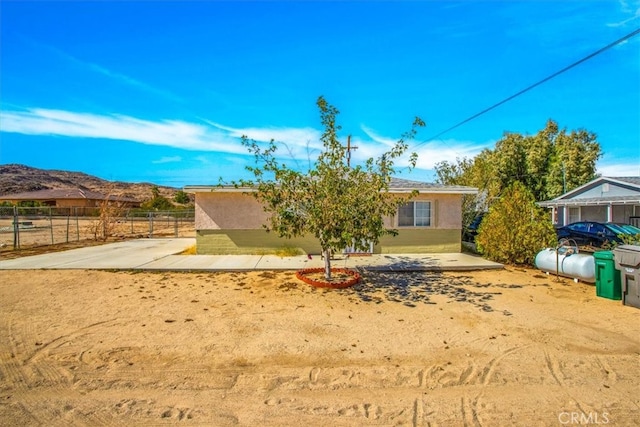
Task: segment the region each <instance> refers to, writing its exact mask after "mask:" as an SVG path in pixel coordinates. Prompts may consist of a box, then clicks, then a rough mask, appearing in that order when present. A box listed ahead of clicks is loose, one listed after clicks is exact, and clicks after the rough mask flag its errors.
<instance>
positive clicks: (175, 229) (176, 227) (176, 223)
mask: <svg viewBox="0 0 640 427" xmlns="http://www.w3.org/2000/svg"><path fill="white" fill-rule="evenodd" d="M173 231H174V234H175V236H176V237H178V217H177V216H176V217H174V218H173Z"/></svg>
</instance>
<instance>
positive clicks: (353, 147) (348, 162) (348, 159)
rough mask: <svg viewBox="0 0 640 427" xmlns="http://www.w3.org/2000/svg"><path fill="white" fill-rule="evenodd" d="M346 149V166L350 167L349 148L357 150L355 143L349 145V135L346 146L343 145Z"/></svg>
mask: <svg viewBox="0 0 640 427" xmlns="http://www.w3.org/2000/svg"><path fill="white" fill-rule="evenodd" d="M343 148H346V149H347V166H349V167H351V150H357V149H358V147H357V146H356V145H353V146H352V145H351V135H349V136H348V137H347V146H346V147H343Z"/></svg>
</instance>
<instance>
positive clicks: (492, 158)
mask: <svg viewBox="0 0 640 427" xmlns="http://www.w3.org/2000/svg"><path fill="white" fill-rule="evenodd" d="M600 156H601V151H600V145H599V144H598V142H597V141H596V135H595V134H593V133H591V132H587V131H585V130H578V131H571V132H569V133H567V131H566V130H565V129H562V130H560V129H559V127H558V124H557V123H556V122H554V121H553V120H549V121H547V123H546V126H545V127H544V129H542V130H540V131H539V132H538V133H537V134H535V135H520V134H517V133H505V134H504V135H503V137H502V138H501V139H500V140H499V141H498V142H497V143H496V145H495V148H494V149H493V150H489V149H485V150H483V151H482V152H481V153H480V154H478V155H477V156H476V157H475V158H473V159H467V158H464V159H456V161H455V162H446V161H445V162H440V163H437V164H436V166H435V169H436V175H437V177H438V182H440V183H442V184H445V185H468V186H472V187H476V188H478V189H479V193H478V195H477V196H466V197H465V199H464V202H463V225H467V224H469V222H470V221H472V220H473V217H474V216H475V213H476V212H477V211H482V210H486V209H487V208H488V207H489V206H490V205H491V203H492V201H493V200H497V198H499V197H500V196H501V195H502V194H503V192H504V191H505V190H506V189H507V188H509V187H510V186H511V185H513V184H514V183H515V182H520V183H522V184H523V185H524V186H525V187H526V188H527V189H528V190H529V191H530V192H531V194H532V195H533V197H534V199H535V200H536V201H542V200H549V199H552V198H555V197H558V196H559V195H561V194H563V193H565V192H566V191H569V190H571V189H573V188H576V187H578V186H580V185H583V184H586V183H587V182H589V181H591V180H592V179H594V178H595V177H596V162H597V160H598V159H599V158H600Z"/></svg>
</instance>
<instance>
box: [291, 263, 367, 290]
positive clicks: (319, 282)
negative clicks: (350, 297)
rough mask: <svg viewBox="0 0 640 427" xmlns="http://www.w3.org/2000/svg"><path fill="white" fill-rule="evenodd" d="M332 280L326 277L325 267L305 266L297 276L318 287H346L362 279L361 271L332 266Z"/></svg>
mask: <svg viewBox="0 0 640 427" xmlns="http://www.w3.org/2000/svg"><path fill="white" fill-rule="evenodd" d="M331 272H332V273H335V274H333V275H332V280H327V279H325V277H324V273H325V269H324V268H305V269H303V270H298V271H297V272H296V277H297V278H298V279H300V280H302V281H303V282H305V283H307V284H309V285H311V286H314V287H316V288H330V289H344V288H348V287H350V286H353V285H355V284H356V283H358V282H359V281H360V279H361V276H360V273H358V272H357V271H355V270H350V269H348V268H332V269H331Z"/></svg>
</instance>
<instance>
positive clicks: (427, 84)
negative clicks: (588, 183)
mask: <svg viewBox="0 0 640 427" xmlns="http://www.w3.org/2000/svg"><path fill="white" fill-rule="evenodd" d="M0 16H1V34H0V35H1V45H0V48H1V50H0V55H1V63H0V64H1V77H0V79H1V80H0V82H1V86H0V95H1V112H0V163H1V164H7V163H23V164H27V165H30V166H34V167H39V168H44V169H64V170H74V171H82V172H86V173H89V174H93V175H97V176H99V177H102V178H105V179H109V180H122V181H132V182H153V183H156V184H162V185H170V186H174V187H181V186H183V185H197V184H215V183H217V182H218V178H219V177H222V178H223V179H225V180H227V181H230V180H233V179H238V178H242V177H247V176H248V175H247V174H246V172H245V170H244V166H245V165H249V164H252V158H251V157H250V156H248V155H247V153H246V150H245V149H244V148H243V147H242V146H241V144H240V139H239V137H240V136H241V135H243V134H246V135H248V136H250V137H252V138H253V139H256V140H258V141H268V140H270V139H271V138H274V139H275V140H277V141H280V142H282V143H283V144H282V145H281V148H282V150H281V153H282V156H283V160H285V161H286V162H287V163H288V164H291V165H294V166H296V165H299V166H300V167H304V165H306V164H308V159H309V157H311V158H313V157H314V156H315V155H317V147H318V146H319V136H320V133H321V126H320V120H319V114H318V110H317V107H316V105H315V101H316V99H317V98H318V96H320V95H323V96H325V98H326V99H327V100H328V101H329V102H330V103H331V104H333V105H335V106H336V107H337V108H338V109H339V110H340V112H341V114H340V116H339V119H338V120H339V123H340V124H341V125H342V127H343V131H342V133H341V137H342V138H344V139H345V140H346V137H347V135H352V142H353V143H354V144H355V145H357V146H358V147H359V148H358V150H356V151H355V152H354V154H353V159H352V161H354V162H361V161H363V160H364V159H366V158H367V157H370V156H375V155H379V154H380V153H382V152H383V151H386V149H388V146H389V143H390V142H393V141H395V140H396V139H397V138H398V137H399V136H400V135H401V134H402V133H403V132H405V131H407V130H408V129H409V128H410V125H411V122H412V121H413V118H414V117H415V116H419V117H421V118H422V119H423V120H425V121H426V123H427V126H426V127H425V128H423V129H422V130H421V131H420V133H419V134H418V137H417V139H416V140H415V141H413V142H412V143H411V148H412V149H415V151H417V152H418V154H419V160H418V168H417V169H416V170H414V171H413V172H412V173H411V174H410V175H407V174H403V175H402V177H404V178H408V179H416V180H422V181H432V180H434V179H435V175H434V173H433V166H434V164H435V163H436V162H438V161H442V160H449V161H454V160H455V159H456V158H462V157H473V156H475V155H476V154H477V153H478V152H480V150H482V149H483V148H493V147H494V144H495V142H496V141H497V140H499V139H500V138H501V137H502V135H503V134H504V132H518V133H522V134H534V133H536V132H537V131H538V130H540V129H542V128H543V127H544V126H545V123H546V121H547V120H548V119H550V118H551V119H554V120H556V121H557V122H558V124H559V125H560V127H561V128H567V129H568V130H572V129H586V130H589V131H591V132H594V133H596V134H597V135H598V142H599V143H600V144H601V146H602V150H603V153H604V156H603V157H602V159H601V160H600V162H599V163H598V171H599V172H600V173H602V174H604V175H610V176H624V175H638V174H640V35H639V36H635V37H633V38H631V39H629V40H627V41H626V42H623V43H621V44H619V45H617V46H615V47H613V48H611V49H609V50H607V51H605V52H603V53H602V54H600V55H598V56H596V57H594V58H592V59H590V60H589V61H586V62H584V63H582V64H581V65H579V66H577V67H575V68H572V69H571V70H569V71H567V72H565V73H563V74H561V75H559V76H558V77H556V78H554V79H552V80H550V81H548V82H546V83H544V84H542V85H540V86H538V87H536V88H534V89H533V90H531V91H529V92H527V93H525V94H523V95H521V96H519V97H517V98H515V99H513V100H511V101H509V102H507V103H505V104H503V105H501V106H499V107H498V108H496V109H494V110H492V111H490V112H488V113H486V114H484V115H482V116H480V117H478V118H476V119H474V120H472V121H470V122H468V123H466V124H464V125H462V126H460V127H458V128H456V129H454V130H452V131H450V132H447V133H445V134H444V135H441V136H439V137H438V138H437V139H433V138H432V137H433V136H435V135H438V134H439V133H440V132H442V131H443V130H445V129H448V128H449V127H451V126H453V125H455V124H456V123H459V122H460V121H462V120H464V119H466V118H468V117H470V116H472V115H474V114H476V113H478V112H480V111H482V110H483V109H485V108H487V107H489V106H491V105H493V104H495V103H497V102H500V101H502V100H503V99H505V98H507V97H509V96H511V95H513V94H515V93H517V92H518V91H520V90H522V89H524V88H526V87H528V86H529V85H531V84H534V83H536V82H538V81H540V80H542V79H543V78H545V77H547V76H549V75H551V74H553V73H555V72H556V71H559V70H560V69H562V68H564V67H566V66H568V65H570V64H571V63H573V62H575V61H577V60H579V59H581V58H583V57H585V56H586V55H588V54H590V53H592V52H594V51H596V50H598V49H599V48H601V47H604V46H606V45H607V44H609V43H611V42H613V41H615V40H617V39H619V38H621V37H623V36H625V35H627V34H629V33H631V32H633V31H634V30H636V29H637V28H639V27H640V0H624V1H623V0H620V1H616V0H605V1H598V0H590V1H571V0H566V1H510V2H506V1H487V2H483V1H404V2H382V1H354V2H339V1H317V2H309V1H285V2H279V1H260V2H249V1H235V2H222V1H187V2H170V1H157V2H155V1H141V2H126V1H92V2H82V1H65V2H53V1H42V2H31V1H6V0H3V1H2V2H1V3H0Z"/></svg>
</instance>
